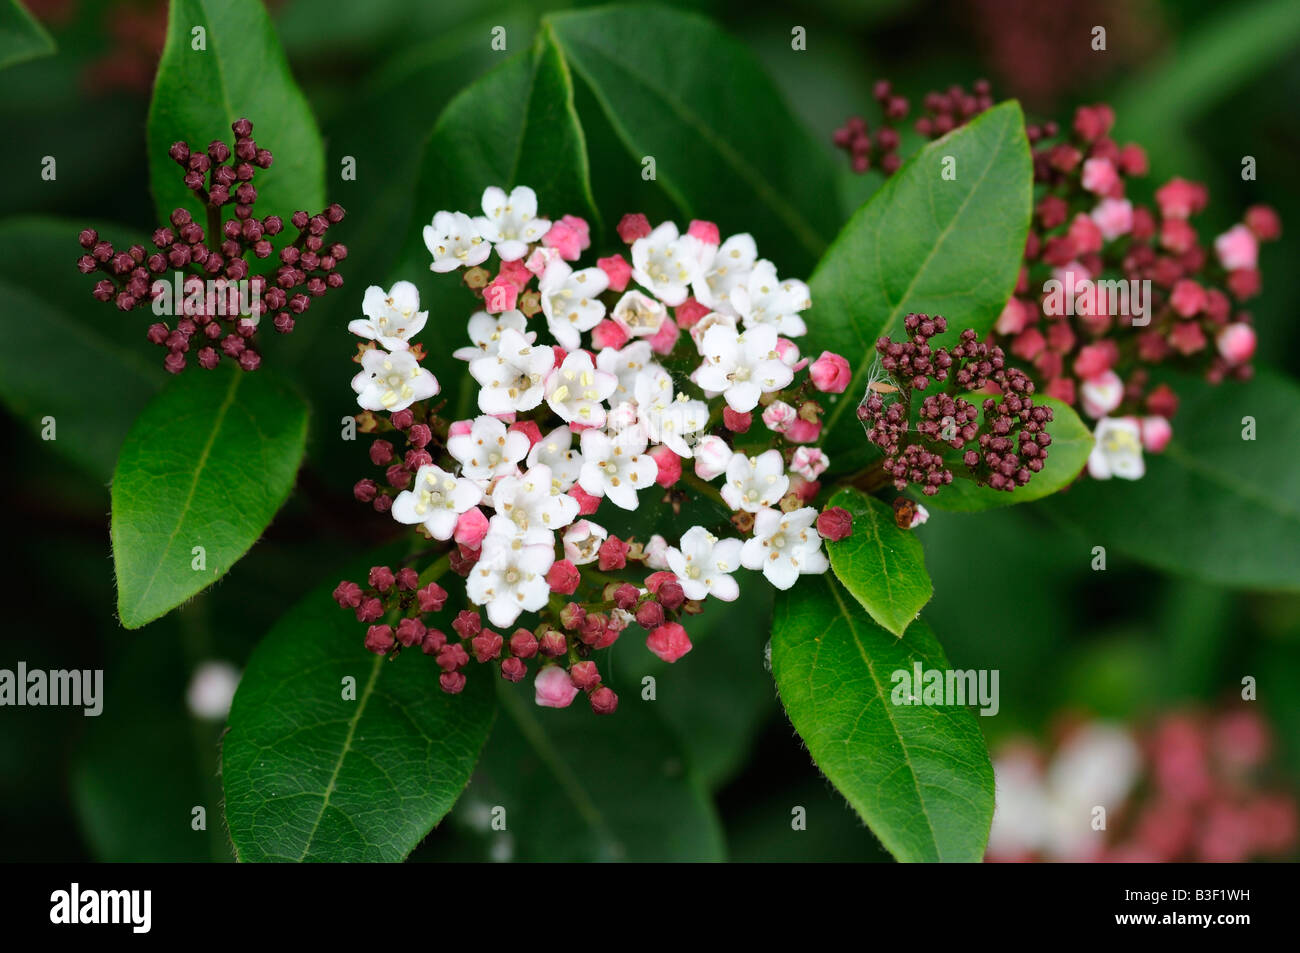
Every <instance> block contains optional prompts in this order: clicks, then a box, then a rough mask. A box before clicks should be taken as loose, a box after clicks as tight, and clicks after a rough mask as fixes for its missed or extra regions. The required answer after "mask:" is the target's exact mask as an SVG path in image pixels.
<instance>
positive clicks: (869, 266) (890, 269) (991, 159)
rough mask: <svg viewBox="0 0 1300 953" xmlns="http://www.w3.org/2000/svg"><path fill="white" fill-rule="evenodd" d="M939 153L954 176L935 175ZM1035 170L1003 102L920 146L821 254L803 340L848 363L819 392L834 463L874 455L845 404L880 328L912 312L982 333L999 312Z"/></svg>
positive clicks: (1019, 251)
mask: <svg viewBox="0 0 1300 953" xmlns="http://www.w3.org/2000/svg"><path fill="white" fill-rule="evenodd" d="M948 158H952V159H953V160H954V162H955V165H952V166H950V168H952V169H953V171H954V173H955V176H956V177H955V178H951V177H949V178H945V177H944V170H945V160H947V159H948ZM1032 171H1033V169H1032V164H1031V162H1030V158H1029V143H1028V140H1027V139H1026V138H1025V130H1024V118H1023V116H1022V115H1021V112H1020V106H1019V104H1017V103H1015V102H1006V103H1003V104H1002V105H1000V106H997V107H995V108H993V109H990V110H989V111H988V112H986V113H984V114H983V115H982V116H980V117H979V118H978V119H976V120H975V121H974V122H972V123H970V124H969V125H966V126H963V127H961V128H960V129H957V130H955V131H954V132H951V133H949V134H948V135H946V136H944V137H943V138H942V139H938V140H936V141H935V142H932V143H930V144H929V145H928V146H926V147H925V148H924V149H922V150H921V151H920V152H919V153H918V154H917V155H916V157H915V158H913V159H912V160H911V161H910V162H908V163H907V164H906V165H905V166H904V167H903V168H902V169H900V170H899V171H898V172H897V173H896V174H895V175H894V176H893V177H891V178H890V179H889V181H888V182H886V183H885V185H884V186H883V187H881V189H880V190H879V191H878V192H876V193H875V195H873V196H872V197H871V199H870V201H868V202H867V204H866V205H864V206H862V208H861V209H859V210H858V212H857V214H856V215H854V216H853V218H852V219H851V220H850V221H849V223H848V224H847V225H845V226H844V229H843V231H841V232H840V235H839V237H838V238H836V239H835V243H834V244H833V245H831V247H830V249H829V250H828V251H827V252H826V255H825V257H824V258H822V260H821V263H820V264H818V266H817V270H816V271H815V272H814V273H813V276H812V279H811V280H810V282H809V284H810V286H811V289H812V308H811V310H810V311H809V312H808V314H807V318H808V337H807V339H806V341H807V343H806V344H804V345H803V350H804V352H805V353H807V354H810V355H812V356H816V355H817V354H819V353H820V352H821V351H823V350H828V351H834V352H836V353H837V354H842V355H843V356H844V357H846V358H847V359H848V361H849V364H850V365H851V366H852V367H853V381H852V382H851V383H850V384H849V387H848V390H847V391H846V392H845V393H844V394H842V395H840V396H839V397H838V398H834V399H832V400H830V401H828V403H829V404H830V408H829V410H828V412H827V414H826V417H825V418H824V427H825V429H824V438H823V446H824V447H825V449H826V452H827V453H828V454H829V455H830V458H831V466H832V468H833V470H834V471H835V472H843V471H845V470H846V469H849V468H856V467H858V466H861V465H862V463H863V462H864V461H865V460H866V459H869V458H870V456H871V453H872V451H871V449H870V447H869V444H868V443H867V441H866V438H865V435H864V433H863V430H862V426H861V424H860V423H859V422H858V420H857V418H856V416H855V415H854V408H856V407H857V405H858V403H859V402H860V401H861V400H862V397H863V395H864V393H865V391H866V386H867V379H868V377H867V375H868V373H869V372H870V370H871V366H872V364H873V362H874V359H875V345H876V340H877V339H878V338H879V337H881V336H882V335H887V334H889V335H893V336H894V337H897V336H898V334H897V332H898V331H899V329H900V328H901V327H902V320H903V318H904V317H905V316H906V315H907V314H908V313H909V312H919V313H923V314H941V315H943V316H944V317H946V318H947V319H948V334H947V335H945V337H947V338H952V337H955V335H956V334H957V333H959V332H960V331H961V330H962V329H963V328H974V329H975V330H976V331H977V332H979V333H980V334H981V335H982V334H983V333H984V332H985V331H987V330H988V329H989V328H990V327H992V326H993V322H994V321H996V320H997V317H998V315H999V314H1000V313H1001V311H1002V308H1003V306H1004V305H1005V304H1006V302H1007V298H1009V297H1010V295H1011V291H1012V288H1014V286H1015V282H1016V276H1017V274H1018V273H1019V271H1020V262H1021V258H1022V257H1023V254H1024V250H1025V234H1026V232H1027V231H1028V228H1029V214H1030V209H1031V197H1032V196H1031V192H1032V185H1033V182H1032ZM801 344H802V342H801Z"/></svg>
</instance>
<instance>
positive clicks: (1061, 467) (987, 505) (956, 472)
mask: <svg viewBox="0 0 1300 953" xmlns="http://www.w3.org/2000/svg"><path fill="white" fill-rule="evenodd" d="M1034 400H1035V402H1036V403H1039V404H1046V405H1048V406H1050V407H1051V408H1052V422H1051V423H1050V424H1048V425H1047V430H1048V433H1050V434H1051V435H1052V445H1051V447H1049V448H1048V451H1047V463H1045V464H1043V469H1042V470H1041V471H1040V472H1038V473H1035V474H1034V475H1033V477H1032V478H1031V479H1030V481H1029V482H1028V483H1026V484H1025V485H1024V486H1022V487H1018V488H1017V489H1015V490H1012V491H1011V492H1010V493H1008V492H1006V491H1004V490H992V489H989V488H988V487H987V486H977V485H976V484H975V482H974V481H973V480H970V479H966V477H967V476H968V475H969V473H970V471H969V470H967V469H966V465H965V464H964V463H962V461H961V453H960V452H959V451H956V450H954V451H951V452H950V453H945V454H944V456H945V458H946V459H948V461H949V466H950V468H951V469H952V473H953V477H954V479H953V481H952V483H950V484H949V485H948V486H944V487H940V488H939V492H938V493H936V494H935V495H934V496H920V495H917V499H918V500H921V501H922V502H923V503H924V504H925V505H926V506H927V507H933V508H934V509H936V510H950V511H956V512H962V513H974V512H977V511H980V510H990V509H995V508H997V507H999V506H1011V505H1012V504H1014V503H1029V502H1031V501H1033V500H1041V499H1042V498H1043V497H1045V496H1051V495H1052V494H1053V493H1056V492H1057V491H1058V490H1063V489H1065V488H1066V487H1068V486H1069V485H1070V484H1071V483H1073V482H1074V480H1075V478H1076V477H1078V475H1079V473H1080V472H1082V470H1083V468H1084V467H1085V466H1086V465H1087V463H1088V454H1089V453H1091V452H1092V432H1091V431H1090V430H1089V429H1088V427H1087V425H1086V424H1084V422H1083V421H1082V420H1080V419H1079V415H1078V414H1076V413H1075V412H1074V408H1072V407H1071V406H1069V405H1068V404H1063V403H1061V402H1060V401H1059V400H1056V399H1055V398H1053V397H1042V396H1038V397H1035V398H1034ZM983 416H984V411H983V409H981V410H980V418H981V419H983Z"/></svg>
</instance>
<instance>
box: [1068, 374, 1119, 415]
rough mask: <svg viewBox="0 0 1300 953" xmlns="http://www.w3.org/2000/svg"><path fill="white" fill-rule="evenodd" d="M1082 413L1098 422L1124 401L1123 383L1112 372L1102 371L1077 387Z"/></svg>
mask: <svg viewBox="0 0 1300 953" xmlns="http://www.w3.org/2000/svg"><path fill="white" fill-rule="evenodd" d="M1079 400H1080V401H1081V402H1082V404H1083V412H1084V413H1086V414H1087V415H1088V416H1089V417H1092V418H1093V419H1095V420H1100V419H1101V418H1102V417H1105V416H1106V415H1107V414H1109V413H1110V412H1111V411H1112V410H1114V409H1115V408H1116V407H1118V406H1119V405H1120V404H1121V403H1122V402H1123V401H1124V382H1123V381H1122V380H1120V376H1119V375H1118V374H1116V373H1115V372H1114V371H1104V372H1103V373H1101V374H1098V375H1097V376H1096V377H1093V378H1091V379H1090V380H1086V381H1084V382H1083V383H1082V384H1080V385H1079Z"/></svg>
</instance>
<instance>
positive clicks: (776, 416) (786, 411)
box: [763, 400, 799, 433]
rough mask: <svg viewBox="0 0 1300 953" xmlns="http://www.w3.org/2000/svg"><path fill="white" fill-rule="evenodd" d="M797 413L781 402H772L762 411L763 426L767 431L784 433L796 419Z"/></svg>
mask: <svg viewBox="0 0 1300 953" xmlns="http://www.w3.org/2000/svg"><path fill="white" fill-rule="evenodd" d="M798 416H799V412H798V411H797V410H795V409H794V408H793V407H791V406H790V405H789V404H787V403H786V402H785V401H783V400H774V401H772V403H770V404H768V405H767V407H766V409H764V411H763V424H764V426H766V427H767V429H768V430H771V431H774V432H776V433H785V432H786V431H787V430H789V429H790V425H791V424H792V423H794V421H795V419H796V418H798Z"/></svg>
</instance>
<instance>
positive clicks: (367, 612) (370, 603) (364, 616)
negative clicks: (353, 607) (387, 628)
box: [357, 596, 384, 622]
mask: <svg viewBox="0 0 1300 953" xmlns="http://www.w3.org/2000/svg"><path fill="white" fill-rule="evenodd" d="M383 614H384V604H383V603H382V602H380V601H379V600H378V599H376V598H375V597H374V596H371V597H370V598H369V599H362V600H361V605H359V606H357V621H358V622H374V621H375V620H376V619H379V618H382V617H383Z"/></svg>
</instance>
